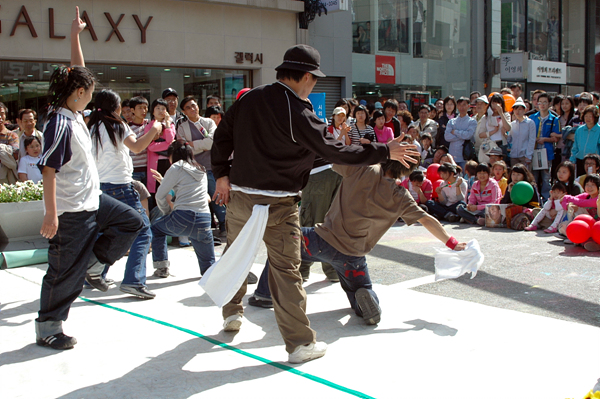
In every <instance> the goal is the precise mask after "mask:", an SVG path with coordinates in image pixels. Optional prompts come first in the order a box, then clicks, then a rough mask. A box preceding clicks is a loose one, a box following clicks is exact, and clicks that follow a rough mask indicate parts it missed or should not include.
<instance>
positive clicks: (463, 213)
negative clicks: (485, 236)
mask: <svg viewBox="0 0 600 399" xmlns="http://www.w3.org/2000/svg"><path fill="white" fill-rule="evenodd" d="M456 213H458V216H460V217H461V218H463V219H465V220H466V221H467V222H468V223H471V224H475V223H477V219H479V218H480V217H481V218H482V217H485V209H482V210H479V211H476V212H475V215H473V214H472V213H471V212H469V211H467V205H465V204H462V205H460V206H458V207H457V208H456Z"/></svg>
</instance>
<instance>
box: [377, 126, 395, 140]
mask: <svg viewBox="0 0 600 399" xmlns="http://www.w3.org/2000/svg"><path fill="white" fill-rule="evenodd" d="M373 130H375V134H376V135H377V141H378V142H379V143H389V142H390V140H393V139H394V131H393V130H392V129H390V128H389V127H387V126H384V127H383V130H379V129H377V128H376V127H373Z"/></svg>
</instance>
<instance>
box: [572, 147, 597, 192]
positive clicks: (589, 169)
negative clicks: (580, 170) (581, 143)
mask: <svg viewBox="0 0 600 399" xmlns="http://www.w3.org/2000/svg"><path fill="white" fill-rule="evenodd" d="M583 167H584V169H585V171H586V174H585V175H581V176H579V179H577V181H578V183H579V184H580V185H581V187H583V186H584V185H585V183H584V181H585V178H586V177H587V176H588V175H597V174H598V173H600V155H598V154H587V155H586V156H585V157H583Z"/></svg>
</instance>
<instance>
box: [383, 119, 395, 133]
mask: <svg viewBox="0 0 600 399" xmlns="http://www.w3.org/2000/svg"><path fill="white" fill-rule="evenodd" d="M383 126H387V127H389V128H390V129H392V132H393V131H394V122H393V120H392V119H390V121H389V122H386V123H384V124H383Z"/></svg>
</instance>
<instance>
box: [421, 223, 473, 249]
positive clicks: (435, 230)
mask: <svg viewBox="0 0 600 399" xmlns="http://www.w3.org/2000/svg"><path fill="white" fill-rule="evenodd" d="M419 223H421V224H422V225H423V227H425V228H426V229H427V230H428V231H429V232H430V233H431V234H433V235H434V237H435V238H437V239H438V240H440V241H441V242H443V243H444V244H445V245H446V246H448V247H449V248H451V249H453V250H455V251H462V250H463V249H465V248H466V247H467V243H466V242H459V243H457V244H456V246H455V247H454V248H452V245H453V244H452V241H453V240H452V239H454V240H456V239H455V238H454V237H452V236H451V235H450V234H448V232H447V231H446V229H445V228H444V226H442V225H441V224H440V222H439V221H438V220H437V219H436V218H434V217H433V216H431V215H425V216H423V217H422V218H421V219H419Z"/></svg>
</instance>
